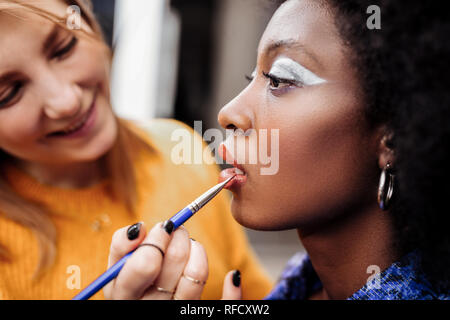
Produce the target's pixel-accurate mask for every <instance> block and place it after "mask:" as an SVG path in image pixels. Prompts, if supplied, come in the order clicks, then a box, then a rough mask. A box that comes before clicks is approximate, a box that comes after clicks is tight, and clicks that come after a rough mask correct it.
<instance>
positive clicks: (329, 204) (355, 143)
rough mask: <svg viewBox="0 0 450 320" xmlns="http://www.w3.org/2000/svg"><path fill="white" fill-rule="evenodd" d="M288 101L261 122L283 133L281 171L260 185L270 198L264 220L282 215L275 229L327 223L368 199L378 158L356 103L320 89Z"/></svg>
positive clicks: (266, 205)
mask: <svg viewBox="0 0 450 320" xmlns="http://www.w3.org/2000/svg"><path fill="white" fill-rule="evenodd" d="M325 97H326V98H325ZM286 101H288V102H289V103H286V104H284V105H281V103H278V104H277V110H272V111H271V112H267V113H266V114H268V115H270V116H267V117H265V118H263V119H260V125H263V122H264V123H265V124H266V125H265V127H266V128H267V127H268V128H269V129H280V144H279V151H280V155H279V159H280V168H279V172H278V174H276V175H274V176H272V177H267V178H266V179H267V181H266V182H265V183H261V184H260V185H259V186H258V187H257V190H258V191H259V192H261V193H266V196H262V195H261V194H260V197H261V198H266V199H268V200H265V202H264V205H263V206H261V211H260V212H259V216H260V217H263V216H266V215H265V214H262V212H263V211H264V210H267V211H272V212H283V216H282V217H281V218H280V219H279V220H278V224H279V225H277V228H280V226H281V225H283V226H290V227H291V226H294V225H296V226H298V225H301V224H302V223H307V221H315V220H316V221H317V220H318V219H319V220H320V218H319V217H322V218H324V219H326V215H328V214H334V213H335V212H336V208H339V207H348V206H349V205H350V203H351V202H352V201H354V199H367V196H366V194H367V193H368V190H369V189H370V186H371V183H372V182H373V181H372V180H373V179H371V176H370V175H368V173H369V172H371V171H370V170H371V169H372V167H371V166H372V157H373V159H376V156H375V151H374V150H373V149H372V147H371V146H370V145H369V143H368V141H369V139H368V135H369V132H368V131H367V129H365V124H364V120H363V118H362V116H361V113H360V111H359V110H360V106H359V104H358V103H357V101H356V99H354V98H352V97H351V96H346V95H336V94H335V95H330V94H325V93H323V92H321V93H320V95H319V91H317V95H311V96H306V95H304V96H303V97H302V99H301V100H297V101H295V100H287V99H286ZM375 163H376V161H375V160H374V161H373V164H375ZM374 169H375V168H374ZM269 179H270V181H269ZM258 180H259V181H261V182H262V179H258ZM269 186H270V187H269ZM270 199H277V200H276V201H271V200H270ZM267 217H270V214H267ZM271 223H272V222H271Z"/></svg>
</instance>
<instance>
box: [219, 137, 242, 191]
mask: <svg viewBox="0 0 450 320" xmlns="http://www.w3.org/2000/svg"><path fill="white" fill-rule="evenodd" d="M219 156H220V157H221V158H222V159H223V160H225V162H226V163H228V164H231V165H233V168H228V169H225V170H223V171H222V172H221V173H220V176H219V182H223V181H226V180H227V179H229V178H230V177H232V176H235V178H234V179H232V180H231V181H230V182H229V183H227V184H226V185H225V189H228V190H230V191H233V190H236V189H237V188H239V187H241V186H243V185H244V184H245V183H246V182H247V173H246V172H245V170H244V168H243V167H242V166H241V165H239V164H238V163H237V161H236V160H235V159H234V157H233V156H232V154H230V152H229V151H228V150H227V148H226V146H225V144H223V143H222V144H221V145H220V147H219Z"/></svg>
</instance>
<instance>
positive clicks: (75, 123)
mask: <svg viewBox="0 0 450 320" xmlns="http://www.w3.org/2000/svg"><path fill="white" fill-rule="evenodd" d="M97 93H98V91H96V92H95V94H94V97H93V99H92V102H91V105H90V106H89V108H88V109H87V110H86V112H84V113H83V114H82V115H80V116H79V117H77V119H75V120H73V121H72V122H71V123H70V124H68V125H67V126H65V127H64V128H63V129H60V130H55V131H52V132H50V133H48V134H47V136H51V135H53V134H56V133H62V132H65V131H67V130H69V129H70V128H72V127H74V126H76V125H77V124H79V123H81V122H82V121H83V122H84V121H86V120H87V119H88V116H89V114H90V112H91V111H92V109H93V108H94V106H95V101H96V100H97Z"/></svg>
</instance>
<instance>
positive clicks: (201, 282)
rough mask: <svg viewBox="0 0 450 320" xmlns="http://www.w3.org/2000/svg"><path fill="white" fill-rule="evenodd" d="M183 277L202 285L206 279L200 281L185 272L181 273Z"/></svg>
mask: <svg viewBox="0 0 450 320" xmlns="http://www.w3.org/2000/svg"><path fill="white" fill-rule="evenodd" d="M183 278H185V279H186V280H189V281H191V282H193V283H195V284H199V285H202V286H204V285H205V284H206V281H200V280H197V279H194V278H192V277H189V276H187V275H185V274H183Z"/></svg>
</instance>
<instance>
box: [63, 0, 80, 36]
mask: <svg viewBox="0 0 450 320" xmlns="http://www.w3.org/2000/svg"><path fill="white" fill-rule="evenodd" d="M66 14H67V18H66V26H67V28H68V29H69V30H79V29H81V9H80V7H79V6H76V5H73V6H68V7H67V9H66Z"/></svg>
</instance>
